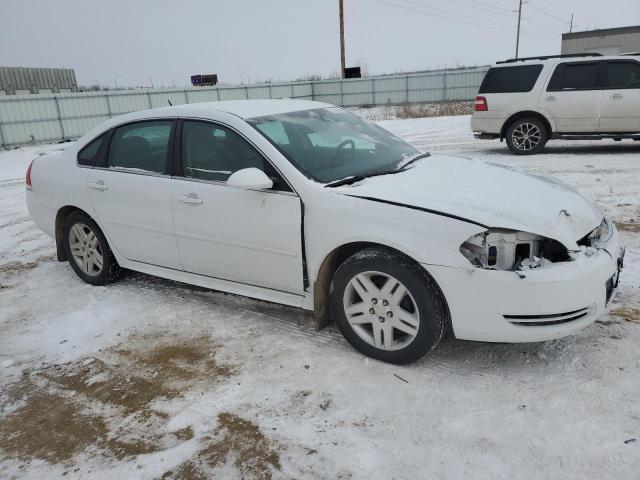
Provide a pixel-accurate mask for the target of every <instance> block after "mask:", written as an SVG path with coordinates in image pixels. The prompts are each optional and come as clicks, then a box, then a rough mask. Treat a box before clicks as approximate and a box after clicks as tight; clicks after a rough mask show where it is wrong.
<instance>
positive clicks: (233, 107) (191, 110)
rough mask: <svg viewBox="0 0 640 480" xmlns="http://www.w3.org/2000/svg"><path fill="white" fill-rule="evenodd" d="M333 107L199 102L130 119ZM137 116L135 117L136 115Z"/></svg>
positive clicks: (301, 102)
mask: <svg viewBox="0 0 640 480" xmlns="http://www.w3.org/2000/svg"><path fill="white" fill-rule="evenodd" d="M333 106H334V105H331V104H328V103H323V102H313V101H310V100H292V99H280V100H224V101H220V102H201V103H192V104H184V105H175V106H172V107H162V108H154V109H150V110H144V111H141V112H136V113H133V114H130V115H131V116H132V117H134V116H135V117H137V118H145V117H150V116H154V117H155V116H167V117H179V116H198V117H205V118H206V117H207V116H208V114H213V113H215V112H225V113H230V114H232V115H236V116H238V117H240V118H243V119H249V118H256V117H265V116H269V115H278V114H281V113H289V112H298V111H302V110H313V109H316V108H327V107H333ZM136 114H137V115H136Z"/></svg>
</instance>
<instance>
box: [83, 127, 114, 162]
mask: <svg viewBox="0 0 640 480" xmlns="http://www.w3.org/2000/svg"><path fill="white" fill-rule="evenodd" d="M107 136H108V132H107V133H103V134H102V135H100V136H99V137H98V138H96V139H95V140H93V141H92V142H91V143H89V144H88V145H85V147H84V148H83V149H82V150H80V152H79V153H78V165H81V166H83V167H95V166H97V165H98V160H99V157H100V156H101V153H102V151H103V149H102V146H103V145H104V143H105V142H106V139H107Z"/></svg>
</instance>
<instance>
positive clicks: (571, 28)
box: [569, 13, 573, 33]
mask: <svg viewBox="0 0 640 480" xmlns="http://www.w3.org/2000/svg"><path fill="white" fill-rule="evenodd" d="M571 32H573V13H572V14H571V23H570V24H569V33H571Z"/></svg>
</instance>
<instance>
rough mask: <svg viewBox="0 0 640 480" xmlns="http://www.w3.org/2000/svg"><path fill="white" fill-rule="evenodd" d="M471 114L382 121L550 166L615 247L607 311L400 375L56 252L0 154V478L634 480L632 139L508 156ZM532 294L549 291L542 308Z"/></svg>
mask: <svg viewBox="0 0 640 480" xmlns="http://www.w3.org/2000/svg"><path fill="white" fill-rule="evenodd" d="M468 122H469V117H440V118H430V119H416V120H384V121H380V122H379V123H380V124H381V125H382V126H383V127H385V128H388V129H389V130H391V131H393V132H395V133H396V134H398V135H400V136H401V137H403V138H405V139H407V140H408V141H410V142H412V143H414V144H415V145H417V146H418V147H420V148H422V149H424V150H430V151H442V152H451V153H461V154H464V155H470V156H475V157H480V158H483V159H485V160H487V161H491V162H497V163H502V164H508V165H511V166H514V167H518V168H522V169H526V170H529V171H533V172H542V173H546V174H553V175H556V176H558V177H559V178H561V179H562V180H564V181H566V182H568V183H570V184H573V185H575V186H577V187H578V188H579V189H581V190H582V191H583V192H584V193H585V194H587V195H589V196H591V197H593V198H594V199H596V200H597V201H598V202H599V203H600V204H601V205H602V206H603V208H604V209H605V211H606V212H607V214H608V215H609V216H611V217H612V218H613V219H614V221H616V222H617V223H618V224H619V226H620V229H621V231H622V235H623V237H624V240H625V243H626V244H627V256H626V267H625V270H624V272H623V276H622V284H621V287H620V289H619V291H618V294H617V296H616V298H615V300H614V301H613V303H612V305H611V312H610V314H608V315H605V316H603V317H602V318H600V319H599V320H598V322H597V323H595V324H594V325H593V326H591V327H589V328H587V329H585V330H584V331H582V332H581V333H579V334H578V335H576V336H573V337H570V338H566V339H562V340H557V341H552V342H546V343H539V344H516V345H509V344H483V343H473V342H463V341H458V340H454V339H448V340H446V341H445V342H444V343H443V344H442V345H441V347H440V348H439V349H438V350H437V351H436V352H434V354H432V355H431V356H430V357H428V358H425V359H423V360H422V361H420V362H418V363H416V364H413V365H410V366H405V367H398V366H392V365H387V364H383V363H380V362H377V361H373V360H370V359H367V358H365V357H363V356H362V355H360V354H359V353H357V352H355V351H354V350H352V349H351V348H350V347H349V346H348V345H347V344H346V342H345V341H344V340H343V339H342V338H341V336H340V334H339V332H338V331H337V330H336V329H335V328H328V329H326V330H323V331H322V332H319V333H316V332H314V331H313V325H312V321H311V318H310V317H309V315H307V314H305V313H303V312H301V311H298V310H295V309H291V308H286V307H280V306H275V305H271V304H267V303H263V302H258V301H252V300H248V299H244V298H240V297H235V296H231V295H225V294H221V293H216V292H210V291H205V290H202V289H199V288H192V287H189V286H187V285H183V284H178V283H175V282H170V281H166V280H162V279H158V278H154V277H149V276H146V275H142V274H135V273H131V274H129V275H127V276H126V277H125V278H123V279H122V280H121V281H119V282H118V283H116V284H113V285H111V286H109V287H104V288H103V287H91V286H89V285H86V284H84V283H82V282H81V281H80V279H79V278H77V277H76V275H75V274H74V273H73V271H72V270H71V268H70V267H69V266H68V265H67V264H62V263H58V262H56V261H55V260H54V257H53V254H54V244H53V241H52V240H51V239H49V238H47V237H46V236H44V235H43V234H42V233H40V232H39V231H38V230H37V229H36V228H35V227H34V226H33V224H32V223H31V221H30V220H29V218H28V214H27V211H26V207H25V203H24V185H23V176H24V171H25V170H26V167H27V165H28V162H29V161H30V160H31V159H32V158H33V157H34V156H35V155H36V152H37V151H39V150H43V149H45V150H46V149H51V148H56V146H55V145H53V146H44V147H25V148H21V149H18V150H12V151H8V152H2V153H0V389H1V391H0V408H1V409H2V410H1V413H0V477H2V478H34V479H35V478H61V477H63V476H64V478H66V479H71V478H74V479H89V478H91V479H93V478H104V479H114V478H123V479H124V478H127V479H138V478H139V479H147V478H184V479H191V478H210V477H212V476H213V477H214V478H242V477H244V478H271V477H273V478H317V479H324V478H327V479H337V478H345V479H346V478H354V479H391V478H394V479H418V478H434V479H461V478H465V479H486V478H504V479H513V478H518V479H529V478H531V479H539V478H563V479H573V478H575V479H608V478H610V479H631V478H640V477H639V475H640V474H639V473H638V472H640V373H639V368H640V364H639V363H640V362H639V354H638V352H639V350H638V345H639V344H640V229H639V228H638V227H639V225H640V181H639V179H640V143H638V142H636V143H633V142H629V143H627V142H622V143H614V142H597V143H596V142H587V143H585V142H571V143H569V142H563V143H561V142H551V143H550V144H549V146H548V148H547V153H545V154H543V155H538V156H534V157H515V156H512V155H509V154H508V152H507V150H506V147H505V146H504V144H500V143H499V142H496V141H476V140H474V139H473V137H472V136H471V133H470V131H469V126H468ZM541 301H544V299H541Z"/></svg>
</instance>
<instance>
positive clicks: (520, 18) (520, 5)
mask: <svg viewBox="0 0 640 480" xmlns="http://www.w3.org/2000/svg"><path fill="white" fill-rule="evenodd" d="M521 21H522V0H519V7H518V33H517V35H516V60H517V59H518V50H520V23H521Z"/></svg>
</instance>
